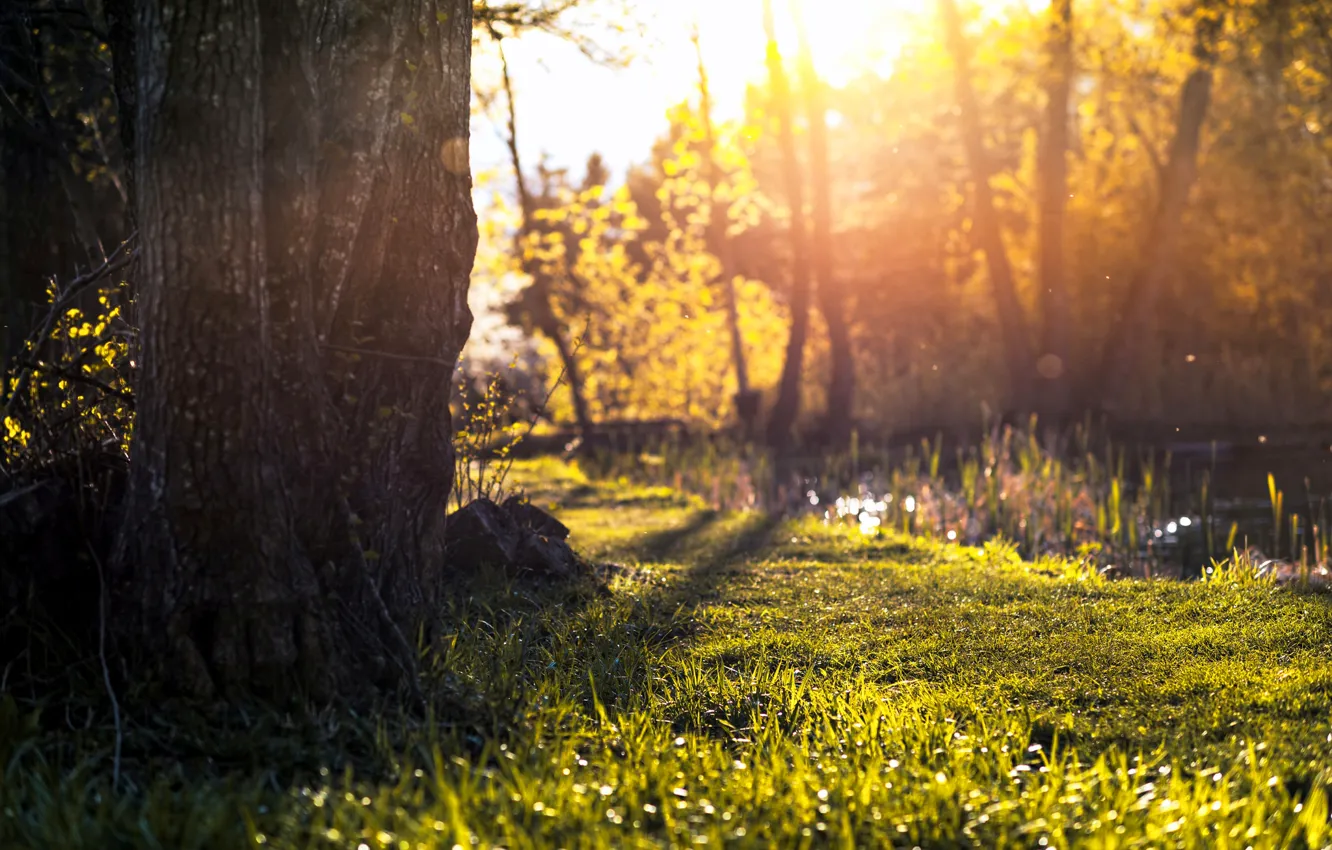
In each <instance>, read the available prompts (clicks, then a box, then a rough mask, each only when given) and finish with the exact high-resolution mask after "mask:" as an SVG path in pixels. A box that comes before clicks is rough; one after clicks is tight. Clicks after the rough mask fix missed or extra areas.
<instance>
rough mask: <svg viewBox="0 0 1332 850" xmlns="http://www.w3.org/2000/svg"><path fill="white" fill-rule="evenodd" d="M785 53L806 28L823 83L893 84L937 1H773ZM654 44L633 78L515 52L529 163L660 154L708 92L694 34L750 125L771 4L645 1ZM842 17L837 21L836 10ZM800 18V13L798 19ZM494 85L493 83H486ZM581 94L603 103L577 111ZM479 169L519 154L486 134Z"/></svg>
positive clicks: (640, 14)
mask: <svg viewBox="0 0 1332 850" xmlns="http://www.w3.org/2000/svg"><path fill="white" fill-rule="evenodd" d="M772 2H773V11H774V14H775V18H776V25H777V37H778V42H779V46H780V47H781V50H782V53H783V54H784V55H786V56H788V57H794V56H795V53H796V50H797V47H798V44H799V38H798V34H797V29H796V24H795V20H796V18H797V16H798V17H799V18H801V19H803V23H804V27H805V32H806V35H807V37H808V39H809V42H810V46H811V48H812V50H813V53H814V60H815V64H816V66H817V68H818V72H819V74H820V75H821V76H822V77H824V78H825V79H826V80H827V81H828V82H829V83H830V84H832V85H833V86H838V87H840V86H843V85H845V84H847V83H848V82H850V81H852V80H854V79H856V78H858V77H861V76H863V75H866V74H872V75H876V76H879V77H883V78H887V77H888V76H890V75H891V74H892V73H893V70H894V67H895V65H896V63H897V60H898V58H899V56H900V55H901V53H902V50H903V49H904V48H905V47H906V46H907V45H909V44H913V43H937V39H938V32H937V29H938V19H937V16H938V2H937V0H847V2H843V3H839V4H836V5H835V6H830V5H829V4H826V3H819V2H815V0H794V2H795V3H796V4H798V5H796V6H795V7H794V8H793V6H792V0H772ZM1047 4H1048V0H979V3H975V2H973V3H971V4H969V5H971V6H972V8H976V7H977V6H979V10H980V13H981V15H982V16H983V17H987V18H997V17H1000V16H1002V15H1004V14H1005V13H1006V12H1007V11H1008V10H1011V9H1028V10H1039V9H1043V8H1045V6H1046V5H1047ZM630 8H631V9H632V10H633V11H634V13H635V15H636V17H637V19H638V21H639V22H641V23H642V24H643V25H644V30H645V31H646V34H647V37H646V38H645V39H637V38H634V39H633V40H632V41H629V40H626V41H625V43H623V44H619V45H617V47H622V48H624V50H625V51H626V52H627V53H628V54H630V56H631V61H630V62H629V64H628V66H627V67H624V68H616V69H610V68H605V67H600V66H596V65H594V64H593V63H590V62H588V61H587V60H586V58H585V57H583V56H581V55H580V54H578V52H577V51H576V50H575V49H574V48H572V47H571V46H569V45H568V44H566V43H561V42H560V41H559V40H557V39H553V38H548V37H542V36H540V35H537V36H532V37H525V38H521V39H517V40H515V41H513V42H512V43H510V44H508V45H506V49H507V52H508V55H509V62H510V65H511V68H512V70H513V74H514V78H515V80H516V88H517V92H518V94H517V96H518V101H519V104H518V105H519V114H520V116H521V118H520V123H521V124H522V125H523V126H524V129H525V132H524V133H523V134H522V139H521V141H520V144H521V146H522V147H523V148H524V156H525V157H527V158H528V159H529V160H530V161H536V160H537V159H539V158H540V157H542V156H545V155H550V157H551V161H552V162H553V163H554V164H557V165H565V166H570V167H574V168H577V167H579V166H581V163H582V159H583V158H585V157H586V156H587V154H588V153H589V152H590V148H589V143H588V130H589V128H592V137H593V138H594V139H595V142H594V143H593V144H592V147H593V148H595V149H596V150H598V151H599V152H600V153H602V154H603V155H605V156H607V158H608V160H609V161H610V162H611V163H612V165H613V167H615V168H617V169H622V168H624V167H626V166H627V165H628V164H629V163H630V162H632V161H634V160H635V159H637V158H638V157H640V156H641V155H642V152H643V151H644V150H646V149H648V148H649V147H650V146H651V143H652V139H653V138H654V137H655V136H656V135H658V134H659V133H660V132H661V129H662V128H663V126H664V123H663V122H664V115H665V112H666V110H667V109H668V108H670V107H671V106H673V105H674V104H677V103H680V102H682V101H692V100H693V99H694V98H695V97H696V93H697V88H696V86H697V70H696V63H697V59H696V56H695V53H694V47H693V44H692V42H691V38H690V37H691V35H692V34H693V33H694V32H697V33H698V34H699V36H700V38H701V42H702V48H703V55H704V59H705V61H706V63H707V68H708V75H709V77H710V78H711V82H712V86H711V89H712V96H713V106H714V109H715V113H716V116H717V117H718V118H719V119H721V120H727V119H734V118H738V117H740V116H741V115H742V114H743V110H744V97H745V91H746V88H747V87H748V86H749V85H750V84H753V83H762V82H763V80H764V78H765V76H766V71H765V69H764V49H765V37H764V33H763V5H762V0H639V2H636V3H631V4H630ZM830 9H831V10H832V11H830ZM793 12H794V13H795V14H793ZM491 53H493V51H486V50H482V51H480V52H479V53H478V55H477V56H476V57H475V59H476V66H475V69H474V70H475V72H476V73H477V75H478V78H479V79H481V80H482V81H483V85H488V86H489V87H491V88H494V87H495V85H496V80H497V78H498V62H497V59H496V57H495V56H493V55H491ZM485 81H488V82H485ZM570 91H584V92H596V93H597V94H596V96H595V97H586V98H578V99H575V100H573V101H571V100H570V99H569V98H568V96H567V95H568V93H569V92H570ZM473 154H474V166H476V167H478V168H480V169H483V170H484V169H486V168H489V167H502V165H503V164H504V163H506V162H507V160H508V155H507V152H506V151H505V150H504V147H503V145H502V144H501V143H499V141H498V138H497V137H496V135H495V131H494V129H493V127H492V128H488V129H483V130H481V132H480V133H479V136H478V139H477V146H476V147H474V149H473Z"/></svg>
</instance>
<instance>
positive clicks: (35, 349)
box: [0, 280, 134, 470]
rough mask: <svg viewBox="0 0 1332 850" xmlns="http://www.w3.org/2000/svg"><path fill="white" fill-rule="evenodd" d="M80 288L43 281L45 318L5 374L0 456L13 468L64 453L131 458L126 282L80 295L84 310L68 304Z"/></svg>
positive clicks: (46, 461)
mask: <svg viewBox="0 0 1332 850" xmlns="http://www.w3.org/2000/svg"><path fill="white" fill-rule="evenodd" d="M77 294H79V293H77V292H61V291H60V290H59V289H58V288H57V287H56V285H55V284H54V283H52V284H51V285H50V286H48V288H47V297H48V302H49V305H50V306H49V314H48V317H47V320H46V322H45V323H43V325H42V326H41V327H40V328H38V329H37V330H36V331H35V332H34V335H33V337H32V338H29V339H28V340H26V341H25V342H24V345H23V351H22V353H21V354H20V355H19V356H18V357H17V358H15V360H14V366H13V370H12V371H11V373H10V374H9V375H7V376H5V379H4V380H5V393H4V395H3V397H4V400H5V410H4V414H5V415H4V431H3V433H0V459H2V460H3V463H4V465H5V467H6V468H8V469H10V470H17V469H24V468H26V469H35V468H37V467H41V466H47V465H50V464H52V463H56V462H59V461H61V460H65V459H78V458H83V459H89V458H94V457H105V456H108V455H110V456H113V457H117V456H118V457H119V458H120V459H121V460H122V461H124V460H127V459H128V455H129V442H130V437H131V435H132V433H133V425H134V401H133V395H132V391H131V385H130V375H131V371H132V369H133V362H132V361H131V360H130V346H131V342H132V340H133V337H134V329H133V327H132V325H131V324H130V323H129V321H128V317H127V311H128V310H129V309H130V308H131V303H130V300H129V285H128V283H127V282H125V281H123V280H122V281H120V282H118V283H116V282H104V283H103V284H102V285H101V287H100V288H98V289H94V290H92V291H91V292H90V293H87V292H85V293H83V294H82V297H81V298H79V299H78V300H79V301H81V302H83V303H86V304H89V305H90V306H89V307H87V308H86V309H85V308H80V307H77V306H71V303H72V302H75V298H74V297H73V296H74V295H77ZM93 296H95V298H94V297H93ZM42 332H45V335H44V336H43V335H42Z"/></svg>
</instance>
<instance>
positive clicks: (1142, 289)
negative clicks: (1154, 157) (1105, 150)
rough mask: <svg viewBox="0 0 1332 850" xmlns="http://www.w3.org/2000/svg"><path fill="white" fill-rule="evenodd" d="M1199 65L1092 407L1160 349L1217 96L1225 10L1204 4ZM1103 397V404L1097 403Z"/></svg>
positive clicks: (1089, 392) (1108, 399) (1113, 395)
mask: <svg viewBox="0 0 1332 850" xmlns="http://www.w3.org/2000/svg"><path fill="white" fill-rule="evenodd" d="M1196 14H1197V15H1198V19H1197V20H1196V22H1195V28H1194V44H1193V58H1194V62H1195V63H1196V65H1195V67H1194V69H1193V70H1192V71H1191V72H1190V73H1189V75H1188V77H1187V78H1186V79H1185V80H1184V85H1183V87H1182V88H1181V89H1180V93H1179V109H1178V112H1177V116H1178V117H1177V118H1176V121H1175V135H1174V138H1173V139H1172V140H1171V142H1170V153H1169V155H1168V156H1167V158H1166V162H1165V165H1164V166H1163V168H1162V169H1161V185H1160V195H1159V197H1158V198H1157V203H1156V213H1155V215H1154V216H1153V218H1152V229H1151V232H1150V233H1149V235H1148V237H1147V244H1146V246H1145V248H1144V250H1143V254H1142V259H1141V266H1140V268H1139V270H1138V273H1137V274H1136V275H1135V277H1134V278H1133V280H1131V281H1130V282H1129V286H1128V290H1127V291H1126V292H1125V294H1124V302H1123V305H1122V307H1121V308H1120V310H1119V312H1118V314H1117V316H1116V318H1115V320H1114V323H1113V324H1112V325H1111V327H1110V333H1109V334H1108V335H1107V336H1106V338H1105V344H1104V346H1103V348H1102V350H1101V357H1100V361H1099V364H1098V365H1099V368H1098V369H1097V371H1096V372H1095V373H1094V375H1095V382H1092V381H1088V383H1087V386H1086V387H1085V388H1084V391H1083V392H1084V395H1085V397H1086V398H1085V402H1086V405H1087V406H1088V407H1089V408H1090V407H1094V406H1099V407H1100V408H1101V409H1102V410H1107V411H1113V409H1114V408H1115V406H1116V399H1117V397H1118V396H1119V394H1120V393H1121V392H1122V391H1123V389H1124V387H1125V386H1126V385H1127V384H1128V382H1129V381H1130V380H1132V379H1133V378H1134V376H1135V375H1137V374H1139V371H1140V369H1141V367H1142V366H1143V365H1144V364H1143V358H1144V356H1145V354H1146V352H1150V351H1154V350H1155V343H1156V340H1157V334H1158V333H1159V329H1158V325H1157V316H1156V312H1157V304H1158V302H1159V299H1160V295H1161V290H1162V289H1164V288H1165V285H1166V283H1167V281H1168V280H1169V279H1170V276H1171V275H1172V274H1174V272H1175V269H1176V264H1175V261H1176V254H1177V252H1178V250H1179V239H1180V235H1181V234H1182V233H1183V227H1184V210H1185V208H1186V207H1187V206H1188V202H1189V192H1190V190H1191V189H1192V188H1193V182H1194V179H1195V178H1196V177H1197V174H1198V152H1199V148H1200V147H1201V144H1202V129H1203V123H1204V122H1205V121H1206V119H1207V110H1208V107H1209V105H1210V103H1211V99H1212V68H1213V66H1214V65H1215V63H1216V41H1217V38H1218V37H1219V36H1220V34H1221V29H1222V27H1223V26H1224V23H1225V18H1224V13H1223V12H1221V11H1220V10H1218V9H1214V8H1211V7H1210V6H1209V5H1207V4H1206V3H1204V4H1203V5H1202V6H1201V7H1200V8H1199V10H1198V11H1197V12H1196ZM1098 400H1099V404H1097V401H1098Z"/></svg>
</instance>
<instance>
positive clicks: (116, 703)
mask: <svg viewBox="0 0 1332 850" xmlns="http://www.w3.org/2000/svg"><path fill="white" fill-rule="evenodd" d="M84 546H86V547H87V549H88V554H89V555H91V556H92V559H93V563H94V564H96V565H97V585H98V593H97V659H98V661H100V662H101V664H102V683H103V684H104V685H106V695H107V696H109V697H110V698H111V719H112V721H113V722H114V723H115V726H116V746H115V754H114V755H113V757H112V761H111V789H112V790H115V789H117V788H119V787H120V750H121V746H122V745H123V743H124V740H125V730H124V728H123V727H122V726H121V723H120V700H118V699H117V698H116V689H115V687H113V686H112V684H111V667H110V665H108V664H107V663H106V574H105V572H104V570H103V569H102V559H101V558H99V557H97V552H96V550H94V549H93V547H92V544H91V543H88V542H87V541H84Z"/></svg>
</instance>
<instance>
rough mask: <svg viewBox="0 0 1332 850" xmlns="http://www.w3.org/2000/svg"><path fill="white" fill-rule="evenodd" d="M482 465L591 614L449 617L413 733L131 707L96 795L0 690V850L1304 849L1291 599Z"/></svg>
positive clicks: (1312, 786) (1304, 717)
mask: <svg viewBox="0 0 1332 850" xmlns="http://www.w3.org/2000/svg"><path fill="white" fill-rule="evenodd" d="M515 476H516V480H518V481H519V482H521V483H524V484H525V485H526V486H527V489H528V492H529V494H530V495H531V496H532V497H533V498H534V500H536V501H538V503H545V504H549V503H552V502H553V503H556V504H558V505H559V506H560V513H561V516H562V517H563V519H564V520H565V521H566V522H568V523H569V524H570V525H571V526H572V527H573V528H574V529H575V536H576V538H577V540H576V542H577V543H578V545H579V546H580V547H581V548H582V549H583V550H584V551H588V552H593V553H596V554H597V556H598V557H603V558H612V559H616V560H618V561H620V562H622V563H623V564H624V565H625V567H624V569H623V570H621V571H619V572H618V573H617V577H616V578H615V579H614V580H613V581H612V587H611V593H610V594H609V595H605V594H597V593H582V592H571V591H560V590H555V589H549V590H546V591H539V590H532V589H527V588H524V587H521V586H511V587H495V588H491V589H490V590H487V591H484V592H483V591H480V590H478V591H474V592H472V593H471V594H469V595H467V596H463V597H460V598H459V599H457V600H456V601H455V602H454V603H453V609H452V610H450V611H448V612H445V615H446V618H447V620H446V621H447V622H449V623H452V624H455V625H453V626H452V629H453V630H452V631H451V633H450V634H448V635H447V636H445V637H444V638H443V639H442V640H440V641H439V642H438V643H437V644H436V645H435V646H433V647H431V648H430V649H429V651H428V652H427V655H426V662H425V663H424V664H423V669H424V670H425V675H426V678H427V680H428V681H427V683H426V690H427V692H428V693H429V694H431V695H432V700H433V705H434V709H433V711H434V715H433V716H432V718H431V719H430V720H428V721H423V720H421V719H419V718H416V719H414V718H411V717H408V716H404V715H402V714H400V713H397V712H394V711H385V712H384V713H383V714H381V715H377V716H364V715H363V714H362V715H359V716H358V715H356V714H355V713H352V712H349V711H342V712H337V713H330V712H326V713H324V714H321V715H318V716H314V717H311V718H305V719H303V720H299V721H297V720H293V719H292V718H290V717H287V716H285V715H281V714H277V713H275V712H273V711H271V710H270V711H267V712H262V711H256V710H254V709H250V710H248V712H242V711H241V710H240V709H238V708H232V709H226V710H220V709H218V710H214V711H215V716H214V715H209V717H214V719H213V720H208V719H207V718H205V719H204V720H198V719H194V720H192V719H190V717H191V715H189V714H188V713H186V714H179V715H178V714H172V713H170V712H168V711H165V710H163V713H162V714H161V716H160V718H158V717H154V716H153V715H152V714H151V713H149V711H148V709H147V708H146V707H145V705H144V704H142V702H140V703H139V704H137V705H131V706H130V711H129V715H130V716H129V722H128V725H127V728H126V730H125V735H126V739H125V752H126V766H125V777H124V782H123V787H122V788H121V789H120V790H116V789H113V788H112V787H111V784H110V762H109V759H108V752H109V747H110V743H111V742H110V739H109V737H108V734H107V733H106V732H104V731H100V730H102V726H101V725H100V723H99V722H97V721H96V720H95V718H96V716H98V715H97V712H96V711H95V710H92V709H89V710H88V714H87V718H85V716H84V711H83V710H82V709H80V710H78V711H77V712H76V713H77V714H78V716H77V717H76V716H74V715H71V714H69V713H67V712H62V711H61V710H60V709H57V708H55V707H48V708H47V709H46V710H45V712H44V715H43V718H44V719H43V720H42V722H37V721H35V720H33V719H32V716H31V714H30V712H29V711H28V710H27V708H28V707H27V706H24V705H21V704H20V703H21V701H20V700H17V699H14V698H9V699H8V700H7V701H6V700H5V699H4V698H0V758H3V760H4V763H3V765H0V767H3V769H4V774H3V782H0V846H3V847H38V848H47V847H61V848H65V847H71V848H73V847H98V848H101V847H173V848H174V847H182V848H196V847H198V848H201V847H228V848H231V847H247V846H249V847H256V846H263V847H282V848H325V847H328V848H333V847H350V848H361V847H365V848H375V850H378V849H379V848H399V849H400V850H401V849H402V848H406V850H411V849H412V848H435V847H454V846H462V847H470V846H504V847H510V848H521V847H636V846H643V847H653V846H669V845H676V846H685V845H689V846H716V845H723V844H724V845H732V846H754V847H767V846H784V847H786V846H789V847H801V846H846V847H850V846H863V847H873V846H899V847H913V846H920V847H1003V846H1021V847H1028V846H1031V847H1037V846H1050V847H1067V846H1089V847H1162V846H1178V847H1209V848H1210V847H1234V848H1243V847H1254V848H1264V847H1326V846H1328V845H1329V843H1330V842H1332V833H1329V829H1328V804H1327V794H1328V791H1329V783H1330V782H1332V667H1329V665H1328V663H1327V659H1328V657H1329V653H1330V652H1332V608H1330V607H1329V599H1328V597H1327V596H1325V595H1321V594H1314V593H1303V592H1299V591H1296V590H1291V589H1280V588H1277V587H1275V586H1273V585H1271V584H1246V583H1242V582H1239V581H1234V582H1222V581H1213V582H1206V583H1190V584H1181V583H1173V582H1171V583H1163V582H1147V583H1142V582H1105V581H1103V580H1101V579H1099V578H1097V577H1096V576H1095V575H1093V574H1089V572H1088V571H1087V570H1085V569H1084V568H1082V567H1081V566H1079V565H1077V564H1075V563H1072V562H1069V561H1064V560H1058V559H1045V560H1042V561H1038V562H1036V563H1023V562H1021V561H1019V560H1018V558H1017V554H1016V551H1015V549H1014V547H1013V546H1012V545H1006V544H1002V543H994V544H991V545H988V546H986V547H984V548H980V549H978V548H975V547H962V546H957V545H948V544H946V543H942V542H936V541H932V540H926V539H923V538H918V537H907V536H902V535H900V534H896V533H888V532H885V533H883V534H881V535H878V536H872V537H871V536H865V535H862V534H860V533H859V532H858V531H857V530H856V529H855V528H853V527H846V526H828V525H825V524H823V523H820V522H818V521H816V520H811V519H808V518H806V519H799V520H790V521H782V522H777V521H773V520H769V519H764V518H762V517H760V516H758V515H754V514H728V513H724V512H720V511H716V510H713V509H711V508H710V507H707V506H705V505H700V504H699V503H698V502H697V501H694V500H691V499H687V498H682V497H679V496H678V495H676V494H674V493H672V492H671V491H668V490H662V489H659V488H657V489H654V488H644V487H631V486H627V485H619V484H607V483H602V482H597V481H589V480H587V479H584V478H582V477H581V476H580V475H578V474H577V472H576V471H572V470H570V469H569V468H567V467H561V466H559V465H556V464H552V463H550V462H543V463H542V464H540V465H526V466H522V465H520V466H519V467H518V468H516V469H515ZM93 692H95V690H94V691H93ZM216 717H221V718H223V719H222V720H217V719H216ZM85 726H88V728H87V729H84V727H85Z"/></svg>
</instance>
